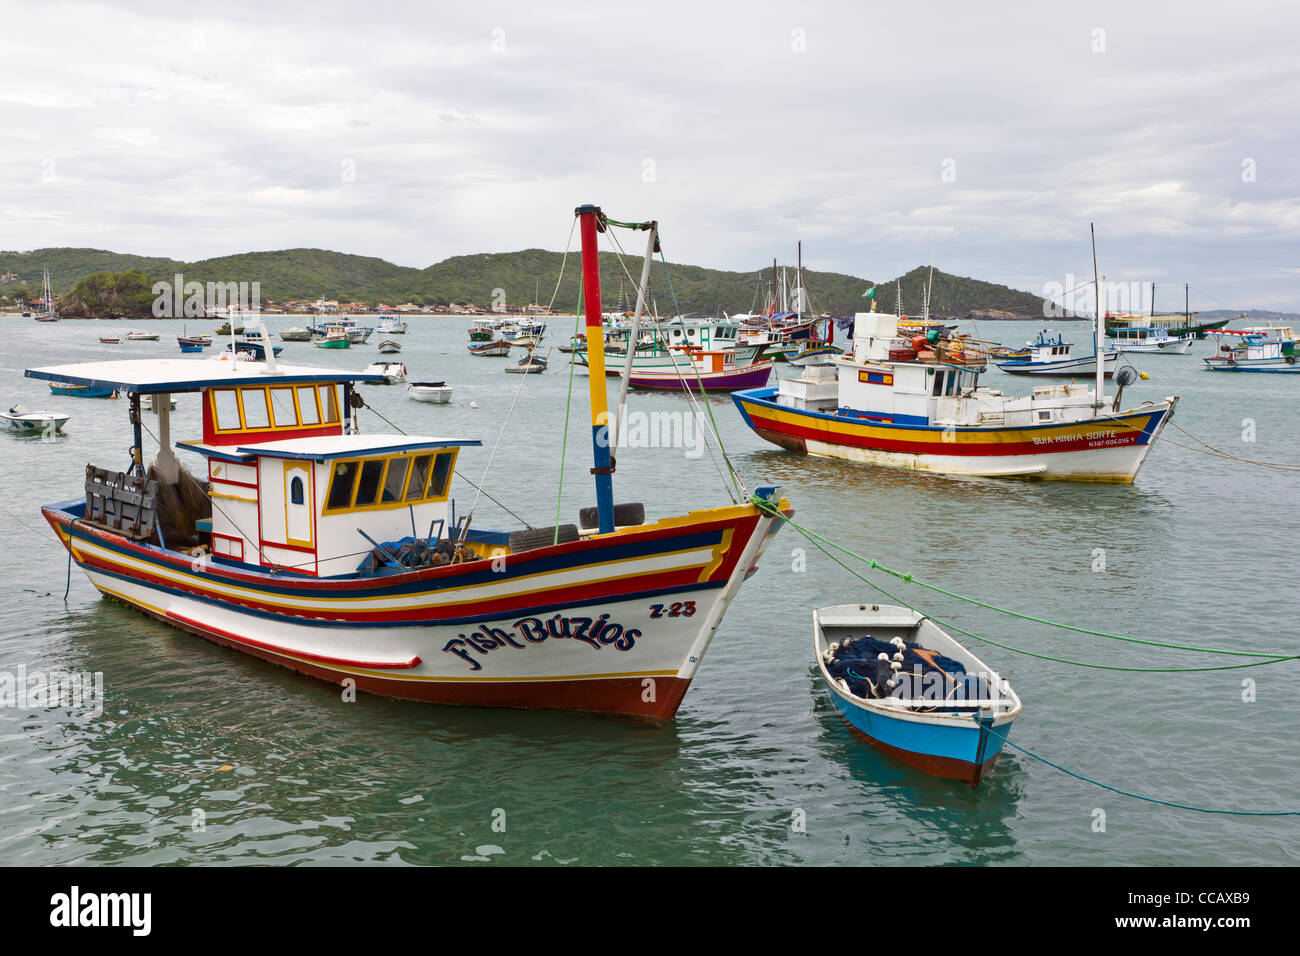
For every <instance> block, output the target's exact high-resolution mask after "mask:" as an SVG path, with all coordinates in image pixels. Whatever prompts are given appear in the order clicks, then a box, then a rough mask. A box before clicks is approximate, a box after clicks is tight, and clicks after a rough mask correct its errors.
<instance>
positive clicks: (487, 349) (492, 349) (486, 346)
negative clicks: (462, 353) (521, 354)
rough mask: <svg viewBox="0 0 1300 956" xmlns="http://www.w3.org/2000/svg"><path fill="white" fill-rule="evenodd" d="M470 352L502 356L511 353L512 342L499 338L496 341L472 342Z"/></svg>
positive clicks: (491, 356) (490, 356)
mask: <svg viewBox="0 0 1300 956" xmlns="http://www.w3.org/2000/svg"><path fill="white" fill-rule="evenodd" d="M469 354H470V355H486V356H488V357H489V358H500V357H501V356H502V355H509V354H510V343H509V342H507V341H506V340H505V339H498V340H497V341H495V342H471V343H470V344H469Z"/></svg>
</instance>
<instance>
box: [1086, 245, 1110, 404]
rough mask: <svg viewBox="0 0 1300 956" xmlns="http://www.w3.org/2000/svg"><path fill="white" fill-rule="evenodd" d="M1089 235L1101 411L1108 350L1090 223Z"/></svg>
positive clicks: (1095, 346) (1094, 332)
mask: <svg viewBox="0 0 1300 956" xmlns="http://www.w3.org/2000/svg"><path fill="white" fill-rule="evenodd" d="M1088 234H1089V235H1090V236H1091V237H1092V283H1093V288H1094V289H1095V290H1096V293H1097V301H1096V303H1095V305H1096V308H1095V309H1094V318H1093V324H1092V355H1093V364H1094V365H1096V366H1097V394H1096V395H1095V396H1093V397H1094V399H1095V400H1096V403H1097V408H1099V409H1100V408H1101V407H1102V405H1103V404H1104V403H1105V401H1106V396H1105V387H1106V350H1105V349H1104V348H1103V345H1102V339H1101V333H1102V326H1103V323H1102V321H1101V278H1100V277H1099V276H1098V275H1097V229H1096V226H1095V225H1094V224H1093V223H1088Z"/></svg>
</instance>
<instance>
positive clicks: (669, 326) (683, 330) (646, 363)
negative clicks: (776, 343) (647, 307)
mask: <svg viewBox="0 0 1300 956" xmlns="http://www.w3.org/2000/svg"><path fill="white" fill-rule="evenodd" d="M630 334H631V330H630V327H624V328H620V329H614V330H611V331H610V333H609V335H608V336H607V339H608V344H607V346H606V348H605V349H604V352H605V354H607V355H608V356H609V357H610V358H611V359H614V360H615V361H614V363H613V364H612V365H609V366H606V372H607V374H608V375H610V376H613V375H615V374H616V371H615V367H618V368H622V367H623V366H624V364H625V363H624V357H625V356H626V355H627V340H628V338H629V336H630ZM604 340H605V339H602V341H604ZM683 348H702V349H712V350H718V349H730V350H732V351H734V352H735V361H736V364H737V365H751V364H753V363H754V362H756V361H758V353H759V351H760V350H761V349H762V348H763V346H762V345H761V344H751V345H742V344H740V324H739V323H738V322H733V321H731V320H729V319H683V318H674V319H670V320H667V321H661V322H652V323H650V327H649V328H648V329H647V328H645V326H644V325H643V326H641V331H640V332H639V333H638V335H637V343H636V346H635V348H634V351H633V357H632V367H633V368H635V369H636V370H637V371H646V372H667V373H670V374H675V373H674V372H673V369H674V366H675V364H680V361H681V360H680V358H675V357H676V355H677V353H678V352H679V351H680V350H681V349H683ZM587 350H588V349H587V346H586V345H585V344H584V345H582V346H576V347H575V348H574V350H573V352H572V353H571V354H572V357H573V361H574V363H575V365H576V366H577V368H578V369H579V370H582V371H586V370H587V366H588V361H587Z"/></svg>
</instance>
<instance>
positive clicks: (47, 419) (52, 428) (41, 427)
mask: <svg viewBox="0 0 1300 956" xmlns="http://www.w3.org/2000/svg"><path fill="white" fill-rule="evenodd" d="M71 417H72V416H71V415H64V414H63V413H62V412H51V411H38V412H33V411H30V410H29V409H28V408H27V406H26V405H22V404H18V405H15V406H13V407H12V408H11V409H9V411H7V412H0V421H3V422H4V423H5V427H6V428H7V429H9V431H11V432H14V433H15V434H18V435H51V434H53V433H55V432H61V431H63V426H64V425H65V424H66V423H67V421H68V419H69V418H71Z"/></svg>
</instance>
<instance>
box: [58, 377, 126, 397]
mask: <svg viewBox="0 0 1300 956" xmlns="http://www.w3.org/2000/svg"><path fill="white" fill-rule="evenodd" d="M50 394H51V395H67V396H69V397H71V398H117V389H115V388H113V387H111V386H107V385H94V384H89V383H78V382H59V381H52V382H50Z"/></svg>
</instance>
